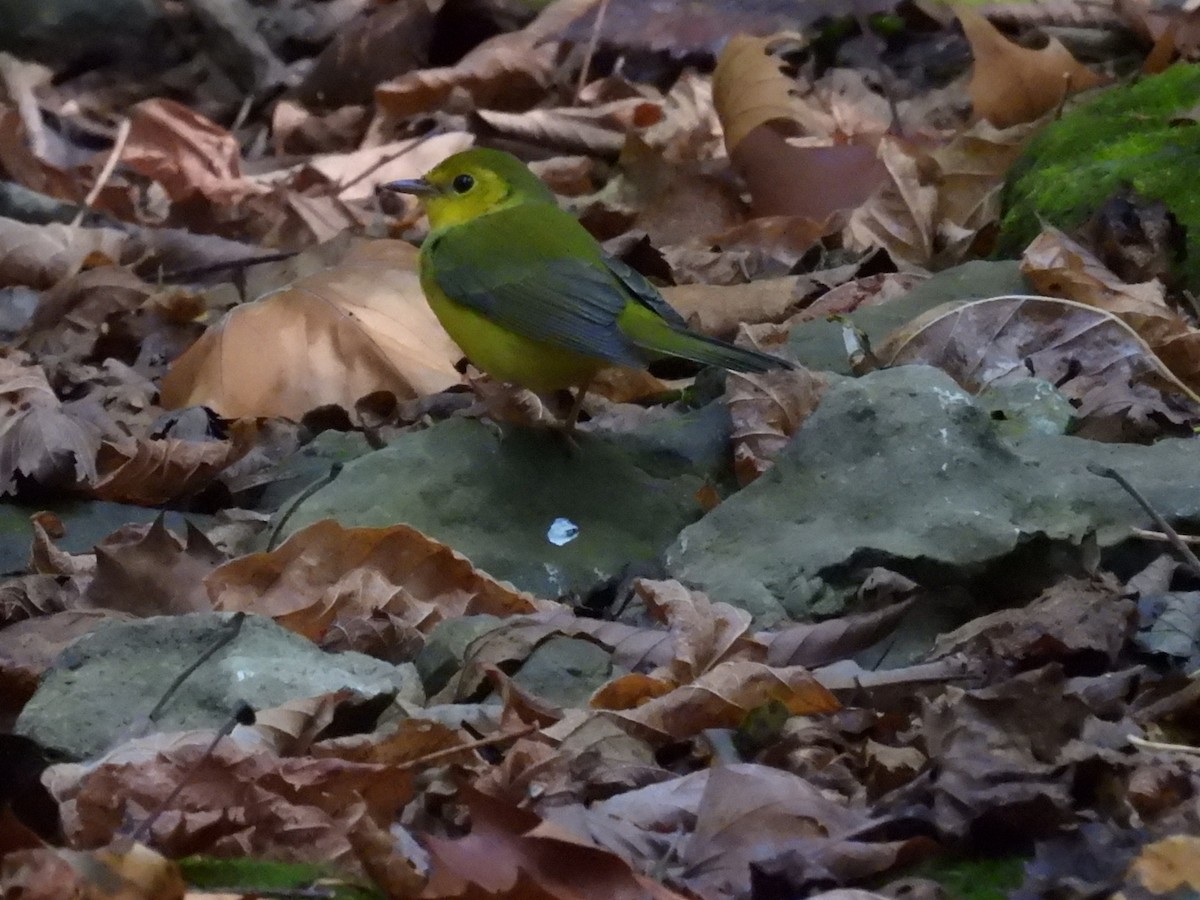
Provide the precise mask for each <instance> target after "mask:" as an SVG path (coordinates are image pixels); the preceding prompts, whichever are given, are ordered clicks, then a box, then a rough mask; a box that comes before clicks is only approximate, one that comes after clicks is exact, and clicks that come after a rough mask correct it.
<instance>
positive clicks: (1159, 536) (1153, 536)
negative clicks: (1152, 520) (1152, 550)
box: [1129, 528, 1200, 544]
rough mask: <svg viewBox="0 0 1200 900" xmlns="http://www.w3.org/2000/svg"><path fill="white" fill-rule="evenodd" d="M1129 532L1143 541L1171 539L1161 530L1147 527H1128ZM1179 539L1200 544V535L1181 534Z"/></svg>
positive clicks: (1165, 540)
mask: <svg viewBox="0 0 1200 900" xmlns="http://www.w3.org/2000/svg"><path fill="white" fill-rule="evenodd" d="M1129 533H1130V534H1131V535H1133V536H1134V537H1136V538H1141V539H1142V540H1143V541H1159V542H1160V543H1164V544H1169V543H1170V542H1171V539H1170V538H1169V537H1167V536H1166V535H1165V534H1163V533H1162V532H1161V531H1151V530H1150V529H1149V528H1130V529H1129ZM1179 539H1180V540H1181V541H1183V542H1184V543H1185V544H1200V535H1195V534H1181V535H1179Z"/></svg>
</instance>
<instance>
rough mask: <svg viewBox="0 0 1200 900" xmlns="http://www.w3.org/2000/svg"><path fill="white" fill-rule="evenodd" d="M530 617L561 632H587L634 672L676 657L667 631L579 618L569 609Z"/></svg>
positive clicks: (658, 665) (570, 634) (662, 664)
mask: <svg viewBox="0 0 1200 900" xmlns="http://www.w3.org/2000/svg"><path fill="white" fill-rule="evenodd" d="M530 619H531V620H533V621H535V622H541V623H543V624H545V625H549V626H551V627H553V628H554V629H555V630H556V631H558V632H559V633H560V634H565V635H568V636H573V635H577V634H586V635H588V636H589V637H591V638H593V639H594V640H595V641H596V642H597V643H600V644H603V645H604V646H605V647H607V648H608V649H609V650H610V651H611V652H612V660H613V662H614V663H616V664H617V665H619V666H621V667H623V668H625V669H629V670H630V671H632V672H644V671H649V670H650V669H657V668H659V667H661V666H665V665H668V664H669V663H670V662H671V659H672V658H673V652H674V650H673V646H672V645H673V644H674V638H673V637H672V635H671V633H670V632H669V631H666V630H662V629H657V628H638V627H637V626H636V625H626V624H625V623H624V622H610V621H608V620H605V619H592V618H585V617H579V616H576V615H575V614H574V613H572V612H571V611H570V610H568V609H566V608H564V609H561V610H556V611H551V612H546V613H536V614H535V615H533V616H531V617H530Z"/></svg>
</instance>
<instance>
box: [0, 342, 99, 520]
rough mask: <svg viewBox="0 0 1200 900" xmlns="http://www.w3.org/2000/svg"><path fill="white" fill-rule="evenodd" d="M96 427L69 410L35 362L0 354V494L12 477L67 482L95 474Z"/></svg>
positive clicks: (12, 488)
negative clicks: (27, 363) (19, 361)
mask: <svg viewBox="0 0 1200 900" xmlns="http://www.w3.org/2000/svg"><path fill="white" fill-rule="evenodd" d="M99 449H100V435H99V433H98V432H97V430H96V428H95V427H94V426H93V425H92V424H91V423H90V422H87V421H85V420H82V419H77V418H75V417H74V416H72V415H70V414H69V413H68V412H67V411H66V410H65V409H64V408H63V405H62V404H61V403H60V402H59V400H58V397H57V396H55V394H54V391H53V389H51V387H50V383H49V382H48V381H47V380H46V374H45V373H44V372H43V371H42V369H41V367H39V366H23V365H21V364H20V363H18V362H17V361H16V360H15V359H13V358H10V357H4V356H0V497H2V496H4V495H5V494H11V493H15V492H16V490H17V479H18V478H19V477H20V478H28V479H29V480H31V481H33V482H34V483H36V484H38V485H39V486H41V487H72V486H75V485H77V484H80V483H84V482H88V481H91V480H93V479H95V477H96V451H97V450H99Z"/></svg>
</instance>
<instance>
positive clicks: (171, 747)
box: [43, 731, 413, 873]
mask: <svg viewBox="0 0 1200 900" xmlns="http://www.w3.org/2000/svg"><path fill="white" fill-rule="evenodd" d="M212 739H213V734H212V733H211V732H205V731H201V732H188V733H185V734H167V735H161V734H160V735H152V736H150V737H147V738H143V739H139V740H135V741H131V742H129V743H126V744H123V745H121V746H120V747H117V748H116V749H115V750H113V751H111V752H110V753H108V754H107V755H106V756H104V757H102V758H101V759H99V760H97V761H95V762H92V763H90V764H89V765H87V766H82V765H60V766H52V767H51V768H50V769H47V770H46V772H45V774H44V776H43V777H44V779H45V784H46V785H47V787H48V788H49V790H50V791H51V793H52V794H53V795H54V796H55V798H56V799H57V800H58V802H59V803H60V804H61V807H62V812H63V830H64V832H65V833H66V834H67V837H68V840H69V841H70V842H71V843H72V844H73V845H75V846H97V845H102V844H105V843H107V842H109V841H111V840H112V839H114V838H115V837H116V836H117V835H118V834H121V833H123V829H124V828H125V827H126V824H127V823H128V822H130V821H134V822H141V821H142V820H143V819H144V818H145V817H146V815H147V814H148V813H149V812H150V811H151V810H155V809H157V808H158V807H159V806H160V805H162V804H163V803H164V801H166V799H167V798H168V797H171V798H172V803H171V804H170V805H169V807H167V809H166V811H165V812H164V813H163V814H162V815H161V816H159V817H158V818H157V819H156V820H155V823H154V825H153V827H152V828H151V830H150V836H149V840H150V842H151V843H153V844H154V845H155V846H156V847H159V848H160V849H161V850H162V851H163V852H164V853H167V854H168V855H172V856H176V855H178V856H184V855H188V854H191V853H196V852H204V853H208V854H212V855H216V856H257V857H261V858H269V859H276V860H280V861H294V862H311V861H312V860H313V859H321V860H323V861H327V862H329V863H331V864H333V865H336V866H338V867H340V868H341V869H343V870H344V871H349V872H352V873H361V872H362V871H364V866H365V862H364V859H363V857H362V856H361V855H360V853H359V849H358V847H357V846H355V838H356V837H361V836H363V835H364V834H365V835H367V836H370V837H373V836H375V835H376V833H377V832H378V831H379V830H380V829H383V830H384V831H385V832H386V830H387V829H388V827H389V826H391V825H392V824H393V820H394V818H395V816H396V815H397V813H398V812H399V810H400V808H401V807H402V806H403V805H404V804H405V803H407V802H408V801H409V800H410V799H412V796H413V786H412V775H411V773H409V772H406V771H404V770H402V769H398V768H396V767H393V766H385V765H376V764H366V763H354V762H346V761H343V760H340V759H334V758H326V759H312V758H307V757H300V758H286V757H279V756H277V755H275V754H273V753H271V752H270V751H268V750H266V749H265V748H262V747H250V746H245V745H243V744H242V743H241V742H240V741H239V740H238V739H237V735H236V733H235V736H233V737H229V738H225V739H223V740H221V741H218V742H217V743H216V745H215V747H214V748H213V749H212V752H211V753H210V752H209V750H208V748H209V745H210V744H211V743H212ZM179 785H183V789H182V791H181V792H180V793H179V794H177V795H176V794H175V793H174V791H175V789H176V788H177V787H179ZM368 843H370V842H368ZM388 843H389V848H390V852H391V853H394V854H397V855H398V856H400V857H401V858H405V857H404V854H403V852H402V849H401V846H400V844H399V841H398V840H396V839H392V840H390V841H389V842H388Z"/></svg>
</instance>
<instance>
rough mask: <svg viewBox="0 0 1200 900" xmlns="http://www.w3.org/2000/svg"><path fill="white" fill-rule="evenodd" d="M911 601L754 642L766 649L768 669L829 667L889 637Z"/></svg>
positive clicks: (761, 637)
mask: <svg viewBox="0 0 1200 900" xmlns="http://www.w3.org/2000/svg"><path fill="white" fill-rule="evenodd" d="M912 604H913V601H912V600H905V601H902V602H900V603H893V604H892V605H891V606H885V607H884V608H883V609H878V610H875V611H873V612H869V613H859V614H857V615H852V616H842V617H841V618H837V619H827V620H826V621H824V622H804V623H802V624H799V625H792V626H790V627H787V628H783V629H781V630H779V631H775V632H765V631H760V632H759V633H758V634H756V635H755V638H757V639H758V641H759V642H760V643H762V644H765V645H766V647H767V657H766V660H765V661H766V663H767V665H769V666H808V667H809V668H816V667H817V666H827V665H829V664H830V663H834V662H837V661H838V660H842V659H848V658H849V657H851V656H853V655H854V654H856V653H858V652H859V651H860V650H865V649H867V647H870V646H871V645H872V644H874V643H875V642H877V641H879V640H881V639H882V638H884V637H886V636H887V635H888V634H890V633H891V632H892V630H893V629H894V628H895V627H896V626H897V625H898V624H899V623H900V620H901V619H902V618H904V615H905V613H907V612H908V610H909V609H910V608H911V607H912Z"/></svg>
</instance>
